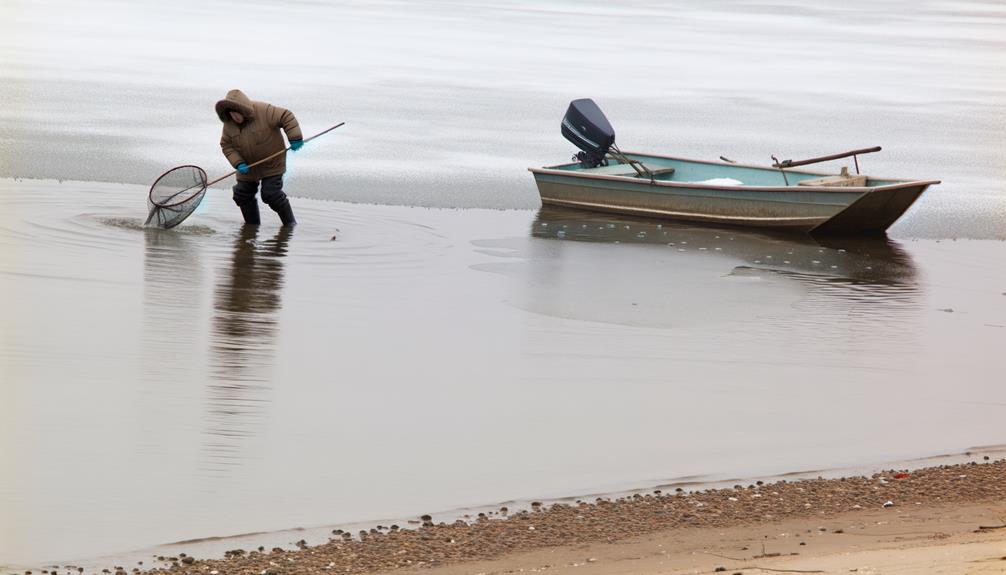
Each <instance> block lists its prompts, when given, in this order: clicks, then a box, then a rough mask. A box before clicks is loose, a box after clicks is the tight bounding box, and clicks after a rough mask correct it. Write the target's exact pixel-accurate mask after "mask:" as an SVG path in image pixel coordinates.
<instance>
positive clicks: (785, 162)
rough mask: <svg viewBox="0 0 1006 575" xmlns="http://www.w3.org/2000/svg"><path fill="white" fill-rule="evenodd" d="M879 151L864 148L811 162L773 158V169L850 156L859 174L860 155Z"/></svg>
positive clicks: (873, 148) (814, 159)
mask: <svg viewBox="0 0 1006 575" xmlns="http://www.w3.org/2000/svg"><path fill="white" fill-rule="evenodd" d="M879 151H880V146H874V147H872V148H863V149H861V150H852V151H849V152H842V153H841V154H832V155H830V156H821V157H819V158H810V159H809V160H797V161H793V160H783V161H781V162H780V161H778V160H776V159H775V156H772V159H773V160H775V163H774V164H772V167H773V168H795V167H796V166H806V165H807V164H816V163H818V162H827V161H828V160H837V159H839V158H848V157H849V156H852V157H853V160H855V162H856V173H857V174H858V173H859V159H858V158H856V156H858V155H859V154H872V153H873V152H879Z"/></svg>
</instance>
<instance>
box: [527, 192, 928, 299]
mask: <svg viewBox="0 0 1006 575" xmlns="http://www.w3.org/2000/svg"><path fill="white" fill-rule="evenodd" d="M531 235H532V236H534V237H537V238H555V239H565V240H574V241H586V242H607V243H622V244H656V245H662V246H667V247H672V248H676V249H677V250H679V251H708V252H710V253H712V254H718V255H725V256H731V257H734V258H737V259H741V260H744V261H746V262H748V266H749V267H751V268H752V269H761V270H768V271H773V272H776V273H779V274H783V275H786V276H787V277H793V278H795V279H801V280H806V281H821V282H825V283H844V284H848V285H855V284H872V285H877V286H885V285H887V286H896V287H897V288H898V289H902V290H907V291H913V290H914V289H915V288H916V268H915V265H914V264H913V262H912V259H911V257H910V256H909V255H908V254H907V253H906V252H905V251H904V250H903V249H902V248H901V247H900V246H899V245H898V244H897V243H896V242H894V241H893V240H890V239H888V238H887V237H884V236H859V237H856V236H850V237H840V236H820V237H815V236H811V235H808V234H802V233H780V232H772V231H751V230H746V229H736V228H718V227H709V226H702V225H693V224H686V223H680V222H663V223H662V222H659V221H654V220H652V219H648V218H647V219H644V218H633V217H631V216H611V215H608V214H600V213H596V212H589V211H582V210H575V209H568V208H556V207H550V206H545V207H542V208H541V209H540V210H539V211H538V214H537V216H536V217H535V220H534V224H533V226H532V230H531ZM743 267H745V266H739V268H741V269H742V268H743Z"/></svg>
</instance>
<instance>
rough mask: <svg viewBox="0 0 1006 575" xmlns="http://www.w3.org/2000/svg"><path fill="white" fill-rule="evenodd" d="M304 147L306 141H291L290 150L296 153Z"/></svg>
mask: <svg viewBox="0 0 1006 575" xmlns="http://www.w3.org/2000/svg"><path fill="white" fill-rule="evenodd" d="M303 147H304V140H290V149H291V150H293V151H294V152H296V151H297V150H299V149H301V148H303Z"/></svg>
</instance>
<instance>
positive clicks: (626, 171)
mask: <svg viewBox="0 0 1006 575" xmlns="http://www.w3.org/2000/svg"><path fill="white" fill-rule="evenodd" d="M582 172H583V173H584V174H598V175H602V176H628V177H645V176H640V175H639V174H638V173H637V172H636V170H635V169H634V168H633V167H632V166H630V165H629V164H612V165H610V166H598V167H596V168H587V169H585V170H582ZM650 172H651V173H652V174H653V175H654V176H659V175H662V174H673V173H674V168H657V169H655V170H654V169H652V168H650Z"/></svg>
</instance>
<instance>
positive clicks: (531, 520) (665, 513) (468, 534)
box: [50, 460, 1006, 575]
mask: <svg viewBox="0 0 1006 575" xmlns="http://www.w3.org/2000/svg"><path fill="white" fill-rule="evenodd" d="M900 474H904V477H901V478H899V479H893V478H895V477H898V476H899V475H900ZM1004 476H1006V460H999V461H994V462H990V463H976V462H972V463H970V464H961V465H944V466H939V467H930V468H925V469H917V470H913V471H912V472H911V473H910V474H908V473H907V472H904V471H895V470H892V471H889V472H885V473H879V474H875V475H873V476H871V477H845V478H841V479H821V478H818V479H809V480H803V481H789V482H787V481H777V482H775V483H771V484H764V483H763V482H761V481H759V482H757V487H755V486H749V487H747V488H739V489H738V488H734V487H731V488H727V489H707V490H704V491H693V492H688V493H684V492H683V491H682V490H681V488H677V490H676V491H675V493H653V494H650V493H647V494H646V495H643V494H639V493H637V494H634V495H630V496H625V497H619V498H616V499H615V500H610V499H606V498H601V497H598V498H596V501H595V502H593V503H587V502H583V501H581V502H579V503H577V504H575V505H574V504H567V503H557V504H552V505H545V504H543V503H541V502H538V501H535V502H533V503H532V504H531V511H519V512H515V513H508V510H507V508H506V507H500V508H499V509H500V514H499V515H494V517H492V518H489V517H485V516H484V515H483V517H480V518H479V520H477V521H473V522H466V521H463V520H459V521H456V522H453V523H450V524H447V523H444V522H441V523H438V524H434V523H433V519H432V516H431V515H428V514H427V515H423V516H421V517H420V519H421V521H422V527H421V528H418V529H416V528H411V529H400V528H398V526H397V525H392V526H391V528H390V530H383V529H377V528H375V529H373V531H367V530H361V532H360V539H354V538H353V536H352V535H351V534H350V533H348V532H345V531H342V530H338V529H337V530H335V531H333V532H332V533H333V535H336V537H334V538H332V539H331V540H330V541H328V542H327V543H322V544H320V545H315V546H309V545H307V544H306V542H305V541H304V540H301V541H299V542H298V545H297V546H298V547H299V549H296V550H292V551H284V550H283V549H280V548H276V549H274V550H273V554H264V553H261V551H262V550H263V548H262V547H259V551H260V553H243V552H242V553H235V552H231V553H228V554H227V557H226V558H225V559H215V560H199V559H193V558H192V557H188V556H181V557H182V562H183V563H178V562H177V560H175V561H174V562H173V563H172V564H171V566H164V565H162V566H161V567H158V568H156V569H154V570H153V571H152V572H151V573H153V574H154V575H185V574H186V573H211V572H212V571H218V572H219V573H229V574H230V573H234V574H242V575H262V574H265V575H269V574H270V573H275V574H276V575H306V574H308V573H312V574H316V573H325V572H327V573H333V574H335V573H360V572H375V571H382V572H383V571H390V570H394V569H399V568H410V569H415V568H417V567H430V566H438V565H446V564H452V563H460V562H465V561H474V560H486V559H493V558H496V557H499V556H502V555H504V554H507V553H515V552H526V551H532V550H535V549H543V548H548V547H555V546H561V545H578V544H586V543H594V542H614V541H619V540H624V539H628V538H631V537H636V536H639V535H644V534H648V533H654V532H657V531H663V530H670V529H675V528H681V527H686V526H687V527H730V526H740V525H755V524H762V523H765V522H768V521H779V520H783V519H791V518H805V517H816V518H827V517H830V516H835V515H838V514H841V513H847V512H850V511H855V510H859V509H877V508H880V507H886V508H889V507H893V506H895V502H897V501H902V502H904V501H910V502H914V503H934V504H935V503H939V504H948V503H973V502H980V501H990V500H998V501H1001V500H1002V499H1003V498H1004V497H1006V481H1004V480H1003V477H1004ZM886 478H892V480H890V481H887V480H886ZM417 523H418V522H417ZM821 531H824V529H823V528H822V529H821ZM833 532H834V533H841V532H842V531H841V530H838V529H836V530H833ZM339 535H341V537H338V536H339ZM800 544H801V545H805V544H806V542H803V541H801V543H800ZM278 554H282V555H280V556H277V555H278ZM158 559H161V560H163V557H158ZM174 559H175V558H169V560H174ZM280 559H282V562H281V563H280V562H279V561H280ZM590 562H592V561H591V560H590V559H587V560H586V563H590ZM278 565H281V569H282V572H280V567H278ZM104 573H109V571H108V570H105V571H104ZM50 575H51V574H50Z"/></svg>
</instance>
